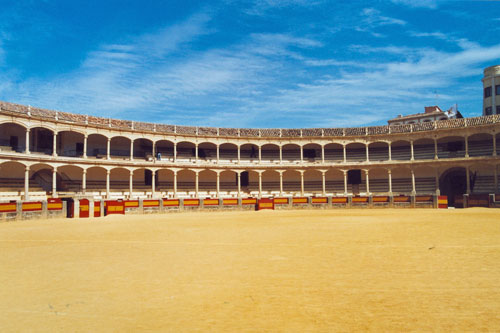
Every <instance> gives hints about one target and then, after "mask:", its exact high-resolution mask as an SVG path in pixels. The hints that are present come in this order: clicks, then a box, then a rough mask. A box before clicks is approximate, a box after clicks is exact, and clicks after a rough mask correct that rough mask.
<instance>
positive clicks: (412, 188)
mask: <svg viewBox="0 0 500 333" xmlns="http://www.w3.org/2000/svg"><path fill="white" fill-rule="evenodd" d="M416 193H417V191H416V190H415V171H413V169H411V194H412V195H415V194H416Z"/></svg>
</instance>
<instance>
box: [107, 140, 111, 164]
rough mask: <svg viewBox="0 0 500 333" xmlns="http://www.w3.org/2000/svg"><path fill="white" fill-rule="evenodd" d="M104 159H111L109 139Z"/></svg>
mask: <svg viewBox="0 0 500 333" xmlns="http://www.w3.org/2000/svg"><path fill="white" fill-rule="evenodd" d="M106 158H107V159H108V160H109V159H111V139H110V138H108V145H107V147H106Z"/></svg>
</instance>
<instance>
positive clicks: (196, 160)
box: [194, 144, 198, 163]
mask: <svg viewBox="0 0 500 333" xmlns="http://www.w3.org/2000/svg"><path fill="white" fill-rule="evenodd" d="M194 162H195V163H198V144H195V145H194Z"/></svg>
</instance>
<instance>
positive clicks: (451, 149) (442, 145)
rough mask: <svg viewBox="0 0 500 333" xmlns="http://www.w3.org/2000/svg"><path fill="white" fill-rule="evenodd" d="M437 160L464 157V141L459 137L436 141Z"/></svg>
mask: <svg viewBox="0 0 500 333" xmlns="http://www.w3.org/2000/svg"><path fill="white" fill-rule="evenodd" d="M438 157H439V158H456V157H465V139H464V138H463V137H461V136H448V137H444V138H440V139H439V140H438Z"/></svg>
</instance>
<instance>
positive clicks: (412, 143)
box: [410, 140, 415, 161]
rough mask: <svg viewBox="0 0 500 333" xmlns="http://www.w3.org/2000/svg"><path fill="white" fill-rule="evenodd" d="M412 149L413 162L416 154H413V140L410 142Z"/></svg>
mask: <svg viewBox="0 0 500 333" xmlns="http://www.w3.org/2000/svg"><path fill="white" fill-rule="evenodd" d="M410 149H411V158H410V159H411V160H412V161H413V160H415V154H414V153H413V140H410Z"/></svg>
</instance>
